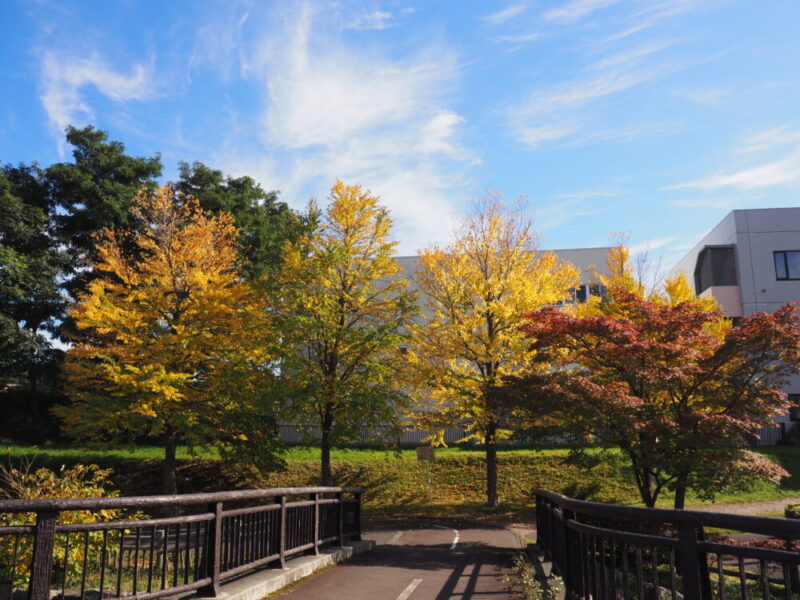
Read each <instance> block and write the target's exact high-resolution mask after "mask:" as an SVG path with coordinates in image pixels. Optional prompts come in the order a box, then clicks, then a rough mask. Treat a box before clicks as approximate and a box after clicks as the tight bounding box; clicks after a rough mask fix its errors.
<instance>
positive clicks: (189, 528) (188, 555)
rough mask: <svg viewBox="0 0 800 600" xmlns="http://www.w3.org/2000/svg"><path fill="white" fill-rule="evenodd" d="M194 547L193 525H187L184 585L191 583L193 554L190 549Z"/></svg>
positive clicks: (184, 550) (184, 553)
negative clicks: (190, 572) (190, 573)
mask: <svg viewBox="0 0 800 600" xmlns="http://www.w3.org/2000/svg"><path fill="white" fill-rule="evenodd" d="M191 547H192V524H191V523H187V524H186V539H185V540H184V544H183V583H184V585H185V584H187V583H189V569H190V568H191V564H192V562H191V558H192V554H191V552H190V551H189V549H190V548H191Z"/></svg>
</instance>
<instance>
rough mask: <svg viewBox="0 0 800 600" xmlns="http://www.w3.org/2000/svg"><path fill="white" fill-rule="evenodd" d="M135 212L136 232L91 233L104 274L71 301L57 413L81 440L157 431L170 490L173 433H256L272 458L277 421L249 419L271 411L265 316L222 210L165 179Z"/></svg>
mask: <svg viewBox="0 0 800 600" xmlns="http://www.w3.org/2000/svg"><path fill="white" fill-rule="evenodd" d="M132 218H133V219H135V220H136V224H135V228H134V231H135V234H133V235H132V236H131V235H130V234H129V233H127V232H123V233H122V234H120V233H119V232H115V231H106V232H105V233H104V234H103V235H102V236H101V237H100V238H99V240H98V244H97V248H96V254H97V256H98V262H97V265H96V268H97V270H98V272H99V274H100V276H99V277H97V278H96V279H94V280H93V281H92V282H91V283H90V284H89V289H88V290H87V292H86V293H84V294H82V295H81V296H80V299H79V302H78V303H77V304H76V305H75V306H74V307H73V308H72V309H71V311H70V316H71V317H72V318H73V319H74V321H75V323H76V326H77V329H78V333H77V335H76V336H75V338H74V339H73V347H72V348H71V349H70V351H69V352H68V353H67V359H66V362H65V373H66V378H67V389H68V392H69V393H70V396H71V399H72V403H71V405H70V406H68V407H64V408H62V409H60V410H58V411H57V414H58V415H59V416H61V417H62V418H63V419H64V426H65V429H66V430H67V432H68V433H69V434H71V435H72V436H74V437H78V438H82V439H89V440H115V441H120V440H121V441H126V440H131V439H133V438H135V437H136V436H141V435H146V436H151V437H158V438H160V439H161V440H162V441H163V444H164V447H165V463H164V465H165V470H164V492H165V493H175V489H176V483H175V462H174V461H175V449H176V445H177V444H178V442H182V443H185V444H188V445H190V446H208V445H221V446H223V447H227V448H235V447H236V446H237V445H239V442H241V441H243V440H244V439H245V438H248V437H249V436H261V437H260V438H255V439H250V440H249V441H250V442H252V444H254V445H258V446H259V447H260V448H261V449H262V451H263V452H264V453H265V456H266V457H267V458H270V457H271V450H273V449H274V447H275V444H274V440H273V437H272V433H273V431H272V429H274V428H272V429H271V428H270V423H269V422H259V423H255V424H254V422H253V421H254V419H255V420H260V419H261V418H263V417H264V416H265V415H266V416H270V414H269V413H270V412H271V411H269V410H267V409H266V408H265V405H264V404H263V402H262V401H263V400H264V389H265V388H266V387H268V385H269V382H270V380H271V378H272V377H273V375H272V371H271V369H270V360H271V357H270V356H269V355H267V354H266V353H265V348H266V347H267V344H266V343H265V341H264V338H265V337H268V336H269V323H268V322H267V321H266V316H267V312H266V310H265V307H264V305H263V301H262V299H261V296H260V295H258V294H255V293H254V291H253V289H252V288H251V287H250V286H249V285H248V284H247V283H246V282H244V281H243V280H242V279H241V278H240V277H239V276H238V273H237V270H236V246H235V244H236V237H237V231H236V228H235V227H234V225H233V220H232V217H231V216H230V215H227V214H222V215H220V216H212V215H210V214H208V213H207V212H205V211H203V210H202V209H201V208H200V207H199V205H198V204H197V202H196V201H194V200H192V199H189V198H185V197H180V198H177V197H176V196H175V192H174V190H173V189H172V188H170V187H162V188H158V189H157V190H155V191H154V192H152V193H151V192H149V191H147V190H144V191H142V192H141V193H140V194H139V195H138V196H137V198H136V203H135V206H134V209H133V211H132ZM123 240H124V245H123ZM130 248H132V249H133V250H134V252H133V253H131V252H129V249H130ZM267 398H268V396H267ZM267 402H268V400H267ZM271 416H272V417H273V418H274V414H272V415H271ZM273 424H274V423H273Z"/></svg>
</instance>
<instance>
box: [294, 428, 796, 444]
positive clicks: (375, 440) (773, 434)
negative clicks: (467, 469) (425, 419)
mask: <svg viewBox="0 0 800 600" xmlns="http://www.w3.org/2000/svg"><path fill="white" fill-rule="evenodd" d="M431 433H432V432H430V431H421V430H417V429H405V430H401V431H399V432H398V430H397V429H396V428H394V427H390V426H388V425H377V426H370V427H361V428H360V429H359V430H358V433H357V435H355V436H353V438H352V439H351V440H350V441H349V442H346V443H345V444H344V445H345V446H352V447H364V446H395V447H399V448H414V447H416V446H421V445H424V444H426V443H427V441H425V438H427V437H429V436H430V435H431ZM279 434H280V438H281V440H282V441H283V442H284V443H286V444H289V445H299V444H318V443H319V441H320V439H321V438H322V433H321V430H320V427H319V426H318V425H281V426H280V428H279ZM468 435H469V432H468V431H467V430H466V429H465V428H464V427H449V428H447V429H445V432H444V442H445V443H446V444H447V445H448V446H456V445H465V446H477V445H479V444H478V442H476V441H475V440H469V441H463V440H464V439H465V438H466V437H467V436H468ZM785 435H786V432H785V429H784V425H783V424H780V425H775V426H770V427H762V428H760V429H759V430H758V433H757V435H756V437H755V438H754V440H753V445H754V446H759V447H762V446H764V447H766V446H776V445H778V444H781V443H783V442H784V439H785ZM596 444H597V442H596V441H595V440H592V439H579V438H575V437H573V436H569V435H558V434H554V435H548V436H545V437H542V438H539V439H537V440H536V441H535V443H534V442H532V441H531V440H528V439H517V438H514V437H512V438H511V439H508V440H501V441H500V442H499V443H498V446H501V447H510V448H525V447H530V446H535V447H540V448H575V447H589V446H594V445H596Z"/></svg>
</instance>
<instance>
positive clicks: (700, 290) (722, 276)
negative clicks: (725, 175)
mask: <svg viewBox="0 0 800 600" xmlns="http://www.w3.org/2000/svg"><path fill="white" fill-rule="evenodd" d="M681 272H682V273H684V274H685V275H686V276H687V277H688V278H689V281H692V282H694V287H695V291H696V292H697V294H698V295H700V296H713V297H714V298H716V299H717V301H718V302H719V304H720V305H721V306H722V308H723V310H724V311H725V314H726V315H727V316H729V317H733V318H734V319H736V318H737V317H743V316H749V315H752V314H753V313H756V312H771V311H774V310H776V309H778V308H780V307H781V306H783V305H784V304H786V303H787V302H795V301H800V207H797V208H759V209H750V210H734V211H732V212H731V213H729V214H728V216H726V217H725V218H724V219H723V220H722V221H720V223H719V224H718V225H717V226H716V227H714V228H713V229H712V230H711V231H709V232H708V233H707V234H706V236H705V237H704V238H703V239H702V240H700V242H698V244H697V245H696V246H695V247H694V248H692V250H691V251H690V252H689V253H688V254H687V255H686V256H684V257H683V258H682V259H681V260H680V262H678V264H677V265H676V266H675V267H674V268H673V269H672V271H671V273H670V275H677V274H678V273H681ZM786 391H787V393H789V398H790V400H793V401H794V402H795V403H797V404H800V377H795V378H793V379H792V381H791V383H790V384H789V387H788V389H787V390H786ZM799 417H800V412H799V411H798V410H797V409H792V411H791V412H790V414H789V415H787V416H786V417H785V418H782V419H779V421H782V422H790V421H797V420H800V419H799Z"/></svg>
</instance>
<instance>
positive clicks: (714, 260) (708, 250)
mask: <svg viewBox="0 0 800 600" xmlns="http://www.w3.org/2000/svg"><path fill="white" fill-rule="evenodd" d="M737 283H738V279H737V277H736V256H735V254H734V248H733V246H706V247H705V248H703V249H702V250H701V251H700V253H699V254H698V255H697V264H696V265H695V268H694V286H695V291H696V292H697V293H698V294H702V293H703V292H704V291H705V290H707V289H708V288H710V287H712V286H715V285H737Z"/></svg>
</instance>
